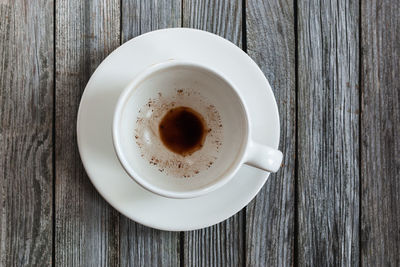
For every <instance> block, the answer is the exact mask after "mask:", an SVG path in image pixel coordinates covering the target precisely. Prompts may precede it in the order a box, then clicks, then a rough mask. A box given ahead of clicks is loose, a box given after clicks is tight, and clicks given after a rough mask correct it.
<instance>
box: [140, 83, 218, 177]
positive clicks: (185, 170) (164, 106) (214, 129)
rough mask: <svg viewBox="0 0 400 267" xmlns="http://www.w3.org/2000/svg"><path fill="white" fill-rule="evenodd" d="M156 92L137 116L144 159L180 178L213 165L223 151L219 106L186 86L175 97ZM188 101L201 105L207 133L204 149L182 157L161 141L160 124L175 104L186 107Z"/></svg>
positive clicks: (199, 109) (192, 174) (198, 109)
mask: <svg viewBox="0 0 400 267" xmlns="http://www.w3.org/2000/svg"><path fill="white" fill-rule="evenodd" d="M157 95H158V96H157V97H156V98H154V99H149V100H148V101H147V102H146V104H145V105H144V106H143V107H142V108H141V109H140V111H139V114H138V118H137V119H136V126H135V132H134V133H133V136H134V138H135V140H136V144H137V145H138V147H139V149H140V151H141V156H142V158H144V159H145V160H146V161H147V162H148V163H149V164H150V165H152V166H154V167H157V170H158V171H160V172H162V173H165V174H166V175H172V176H175V177H181V178H190V177H194V176H196V175H199V174H201V173H202V172H203V171H205V170H207V169H209V168H211V166H212V165H213V164H214V162H215V160H216V159H217V158H218V154H219V153H220V148H221V146H222V136H223V126H222V121H221V117H220V114H219V112H218V110H217V109H216V107H215V106H214V105H212V104H209V103H210V102H209V101H208V100H207V99H206V98H204V97H202V96H201V95H200V94H199V93H198V92H196V91H192V90H189V89H185V88H180V89H177V90H176V94H175V95H173V96H164V94H161V93H159V94H157ZM187 102H191V103H196V104H197V105H198V107H199V108H197V109H196V108H195V109H196V110H197V111H198V112H199V113H200V114H201V115H202V116H203V117H204V120H205V121H206V125H207V127H208V129H207V132H208V134H207V137H206V139H205V141H204V144H203V147H202V148H201V149H199V150H198V151H196V152H194V153H193V154H191V155H186V156H182V155H179V154H176V153H174V152H171V151H170V150H169V149H168V148H166V147H165V146H164V145H163V144H162V142H161V139H160V133H159V129H158V127H159V123H160V121H161V119H162V118H163V117H164V115H165V113H166V112H168V111H169V110H171V109H172V108H174V107H175V106H181V105H182V106H185V105H187ZM205 152H207V153H205Z"/></svg>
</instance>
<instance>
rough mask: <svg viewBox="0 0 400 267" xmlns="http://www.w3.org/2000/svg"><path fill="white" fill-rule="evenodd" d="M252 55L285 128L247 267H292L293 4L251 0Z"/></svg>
mask: <svg viewBox="0 0 400 267" xmlns="http://www.w3.org/2000/svg"><path fill="white" fill-rule="evenodd" d="M246 18H247V25H246V26H247V27H246V28H247V53H248V54H249V55H250V56H251V57H252V58H253V59H254V60H255V61H256V63H257V64H258V65H259V66H260V67H261V69H262V71H263V72H264V74H265V75H266V77H267V79H268V80H269V82H270V84H271V86H272V89H273V91H274V94H275V97H276V100H277V103H278V107H279V115H280V122H281V137H280V138H281V139H280V147H279V148H280V150H281V151H283V153H284V165H283V167H282V168H281V169H280V170H279V172H278V173H276V174H272V175H271V176H270V177H269V179H268V181H267V182H266V184H265V185H264V187H263V188H262V189H261V191H260V193H259V194H258V195H257V197H256V198H255V199H254V200H253V201H252V202H251V203H250V204H249V205H248V206H247V212H246V226H247V227H246V265H247V266H290V265H292V264H293V261H294V259H293V255H294V199H295V195H294V184H295V183H294V179H295V176H294V175H295V149H296V147H295V146H296V140H295V139H296V128H295V127H296V92H295V79H296V77H295V35H294V25H295V21H294V20H295V18H294V7H293V1H276V0H271V1H262V0H248V1H247V3H246Z"/></svg>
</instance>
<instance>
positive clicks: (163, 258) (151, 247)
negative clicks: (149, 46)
mask: <svg viewBox="0 0 400 267" xmlns="http://www.w3.org/2000/svg"><path fill="white" fill-rule="evenodd" d="M121 20H122V29H121V31H122V42H126V41H128V40H129V39H131V38H133V37H136V36H138V35H140V34H143V33H146V32H148V31H152V30H157V29H162V28H167V27H179V26H181V1H180V0H163V1H147V0H123V1H122V18H121ZM120 233H121V236H120V240H121V247H120V250H121V251H120V261H121V266H179V265H180V236H179V233H177V232H164V231H158V230H155V229H151V228H148V227H145V226H142V225H140V224H138V223H135V222H133V221H131V220H129V219H128V218H126V217H124V216H121V226H120Z"/></svg>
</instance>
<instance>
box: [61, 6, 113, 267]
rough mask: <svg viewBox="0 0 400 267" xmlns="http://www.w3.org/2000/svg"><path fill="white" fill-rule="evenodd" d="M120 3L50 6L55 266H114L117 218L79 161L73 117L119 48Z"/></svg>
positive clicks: (74, 118) (74, 119)
mask: <svg viewBox="0 0 400 267" xmlns="http://www.w3.org/2000/svg"><path fill="white" fill-rule="evenodd" d="M119 18H120V1H119V0H110V1H101V0H87V1H56V125H55V131H56V139H55V142H56V207H55V210H56V222H55V223H56V225H55V228H56V236H55V264H56V266H117V265H119V214H118V212H117V211H115V210H114V209H113V208H111V207H110V206H109V205H108V204H107V203H106V202H105V201H104V200H103V198H102V197H101V196H100V195H99V194H98V193H97V192H96V190H95V188H94V187H93V185H92V184H91V183H90V181H89V179H88V177H87V175H86V173H85V171H84V169H83V167H82V164H81V160H80V158H79V154H78V149H77V145H76V130H75V129H76V116H77V111H78V107H79V102H80V98H81V94H82V92H83V90H84V88H85V86H86V83H87V81H88V79H89V77H90V75H91V74H92V73H93V71H94V70H95V68H96V67H97V66H98V64H99V63H100V62H101V61H102V60H103V59H104V58H105V57H106V56H107V55H108V54H109V53H110V52H111V51H113V50H114V49H115V48H117V47H118V45H119V43H120V20H119Z"/></svg>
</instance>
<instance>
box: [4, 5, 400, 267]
mask: <svg viewBox="0 0 400 267" xmlns="http://www.w3.org/2000/svg"><path fill="white" fill-rule="evenodd" d="M399 14H400V1H397V0H392V1H391V0H377V1H375V0H359V1H358V0H337V1H327V0H320V1H319V0H304V1H303V0H297V1H296V0H294V1H286V0H247V1H246V0H243V1H241V0H240V1H233V0H232V1H228V0H225V1H224V0H216V1H211V0H194V1H191V0H182V1H181V0H158V1H155V0H154V1H150V0H81V1H79V0H31V1H29V0H0V75H1V80H0V89H1V90H0V100H1V102H0V126H1V128H0V142H1V145H0V153H1V154H0V155H1V161H0V164H1V165H0V166H1V168H0V169H1V172H0V193H1V195H0V266H23V265H29V266H49V265H54V266H161V265H162V266H179V265H180V266H192V265H195V266H214V265H220V266H241V265H246V266H291V265H296V266H297V265H299V266H339V265H340V266H342V265H343V266H358V265H365V266H400V253H399V252H400V15H399ZM166 27H193V28H199V29H203V30H207V31H210V32H214V33H216V34H218V35H220V36H223V37H225V38H227V39H229V40H231V41H232V42H234V43H235V44H237V45H238V46H239V47H241V48H242V49H243V50H244V51H246V52H247V53H248V54H249V55H250V56H251V57H252V58H253V59H254V60H255V61H256V62H257V63H258V64H259V66H260V67H261V69H262V70H263V71H264V73H265V75H266V76H267V78H268V79H269V81H270V83H271V85H272V87H273V90H274V93H275V96H276V98H277V101H278V106H279V112H280V118H281V145H280V148H281V150H282V151H284V155H285V159H284V161H285V162H284V167H283V168H282V169H281V170H280V171H279V172H278V173H277V174H275V175H272V176H271V177H270V178H269V180H268V181H267V183H266V184H265V186H264V187H263V189H262V190H261V192H260V193H259V194H258V196H257V197H256V198H255V199H254V200H253V201H252V202H251V203H250V204H249V205H248V206H247V207H246V208H244V209H243V210H242V211H241V212H239V213H238V214H236V215H235V216H233V217H231V218H230V219H228V220H226V221H224V222H222V223H220V224H218V225H215V226H213V227H209V228H206V229H202V230H199V231H192V232H181V233H178V232H163V231H157V230H153V229H150V228H147V227H144V226H142V225H139V224H137V223H135V222H133V221H130V220H129V219H127V218H126V217H124V216H122V215H121V214H119V213H118V212H117V211H115V210H114V209H113V208H111V207H110V206H109V205H108V204H107V203H106V202H105V201H104V200H103V199H102V198H101V197H100V196H99V194H98V193H97V192H96V190H95V189H94V187H93V186H92V184H91V183H90V181H89V179H88V178H87V176H86V173H85V171H84V169H83V167H82V164H81V161H80V158H79V154H78V150H77V145H76V132H75V124H76V115H77V110H78V105H79V101H80V98H81V95H82V92H83V90H84V88H85V85H86V83H87V81H88V79H89V77H90V76H91V74H92V73H93V71H94V70H95V68H96V67H97V66H98V65H99V63H100V62H101V61H102V60H103V59H104V58H105V57H106V56H107V55H108V54H109V53H110V52H111V51H113V50H114V49H115V48H117V47H118V46H119V45H121V44H122V43H124V42H126V41H127V40H129V39H131V38H133V37H135V36H137V35H140V34H142V33H145V32H148V31H151V30H155V29H159V28H166ZM249 179H251V177H249Z"/></svg>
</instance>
